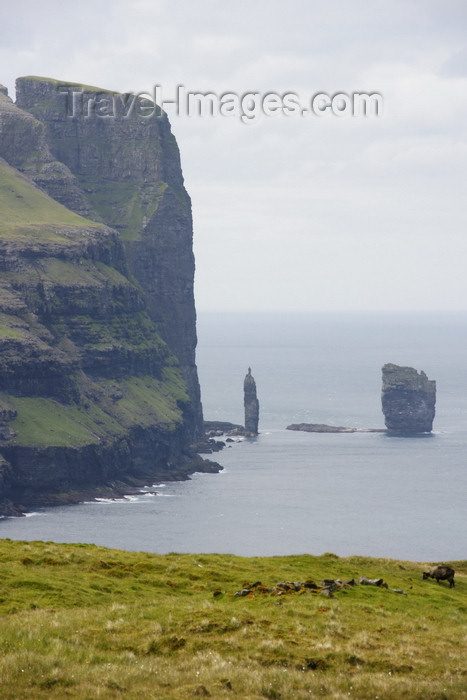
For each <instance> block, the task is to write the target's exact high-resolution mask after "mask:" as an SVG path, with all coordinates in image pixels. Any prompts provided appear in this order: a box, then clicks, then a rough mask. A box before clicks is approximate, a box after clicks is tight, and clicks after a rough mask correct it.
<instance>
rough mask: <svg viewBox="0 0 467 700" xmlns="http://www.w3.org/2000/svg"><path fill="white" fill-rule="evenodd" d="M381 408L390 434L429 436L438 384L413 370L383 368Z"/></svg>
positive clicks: (387, 365)
mask: <svg viewBox="0 0 467 700" xmlns="http://www.w3.org/2000/svg"><path fill="white" fill-rule="evenodd" d="M382 371H383V388H382V408H383V413H384V419H385V423H386V427H387V429H388V431H389V432H393V433H401V434H404V433H406V434H410V433H429V432H430V431H431V429H432V426H433V419H434V417H435V403H436V382H435V381H433V380H430V379H428V377H427V376H426V374H425V372H420V373H419V372H417V370H416V369H413V367H400V366H398V365H393V364H386V365H384V367H383V370H382Z"/></svg>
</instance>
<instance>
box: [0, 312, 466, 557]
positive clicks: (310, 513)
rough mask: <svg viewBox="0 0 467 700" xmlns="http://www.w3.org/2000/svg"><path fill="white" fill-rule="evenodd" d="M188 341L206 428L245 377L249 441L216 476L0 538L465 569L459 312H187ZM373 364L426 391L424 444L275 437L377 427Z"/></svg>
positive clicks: (227, 410) (356, 436)
mask: <svg viewBox="0 0 467 700" xmlns="http://www.w3.org/2000/svg"><path fill="white" fill-rule="evenodd" d="M198 336H199V345H198V354H197V364H198V370H199V376H200V382H201V389H202V398H203V407H204V415H205V419H206V420H227V421H231V422H234V423H243V379H244V376H245V374H246V372H247V369H248V367H249V366H251V368H252V373H253V376H254V377H255V380H256V384H257V389H258V398H259V401H260V431H261V432H260V435H259V437H258V438H256V439H246V440H237V441H236V442H234V443H233V444H232V443H229V446H228V447H226V448H225V449H224V450H223V451H222V452H219V453H217V454H216V455H214V456H213V459H215V460H216V461H218V462H219V463H220V464H222V465H223V467H224V471H223V472H221V473H220V474H214V475H213V474H196V475H194V476H193V478H192V479H191V480H189V481H186V482H175V483H169V482H166V483H165V484H159V485H157V486H155V487H154V488H148V489H147V490H146V493H142V494H141V495H140V496H131V497H128V498H126V499H123V500H119V501H103V502H102V501H101V502H97V503H83V504H80V505H77V506H68V507H60V508H55V509H44V510H41V511H40V512H38V513H34V514H31V515H30V516H29V517H26V518H5V519H3V520H0V537H10V538H12V539H23V540H35V539H41V540H51V541H55V542H90V543H95V544H100V545H105V546H109V547H117V548H121V549H129V550H145V551H151V552H159V553H167V552H172V551H176V552H224V553H227V552H229V553H233V554H240V555H245V556H253V555H274V554H277V555H279V554H294V553H304V552H308V553H311V554H321V553H323V552H334V553H336V554H338V555H340V556H346V555H350V554H361V555H374V556H381V557H394V558H397V559H411V560H415V561H442V560H452V559H466V558H467V513H466V503H467V372H466V358H467V313H457V312H456V313H444V314H441V313H436V314H435V313H425V314H420V313H418V314H408V313H406V314H401V313H398V314H396V313H392V314H390V313H367V314H338V313H335V314H324V313H323V314H318V313H309V314H273V313H270V314H260V313H250V314H240V313H238V314H233V313H231V314H220V313H200V314H199V315H198ZM386 362H393V363H396V364H401V365H409V366H412V367H415V368H416V369H418V370H424V371H425V372H426V373H427V375H428V377H429V379H435V380H436V381H437V405H436V417H435V422H434V431H433V433H432V434H431V435H426V436H418V437H406V438H402V437H389V436H388V435H385V434H382V433H352V434H345V433H344V434H316V433H298V432H292V431H287V430H286V429H285V428H286V426H287V425H289V424H290V423H299V422H307V423H327V424H331V425H343V426H349V427H356V428H369V427H370V428H383V427H384V420H383V415H382V413H381V396H380V394H381V367H382V365H383V364H385V363H386ZM154 491H155V492H157V493H156V494H154V493H153V492H154Z"/></svg>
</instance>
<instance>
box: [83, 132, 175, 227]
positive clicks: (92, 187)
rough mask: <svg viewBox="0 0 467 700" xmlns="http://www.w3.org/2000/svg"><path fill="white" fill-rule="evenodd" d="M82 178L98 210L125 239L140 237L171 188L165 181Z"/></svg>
mask: <svg viewBox="0 0 467 700" xmlns="http://www.w3.org/2000/svg"><path fill="white" fill-rule="evenodd" d="M134 146H135V144H134V143H132V144H131V147H132V148H134ZM79 180H80V183H81V186H82V187H83V189H84V190H85V192H86V194H87V197H88V199H89V201H90V202H91V204H92V206H93V208H94V209H95V211H97V212H99V214H100V215H101V216H102V218H103V219H104V221H105V222H106V223H107V224H108V225H109V226H112V227H113V228H115V229H117V231H119V233H120V234H121V236H122V238H123V240H137V239H139V238H140V236H141V231H142V230H143V229H144V225H145V222H147V221H149V219H150V218H151V217H152V216H153V215H154V213H155V212H156V211H157V209H158V207H159V204H160V203H161V201H162V198H163V196H164V192H165V191H166V189H167V187H168V185H167V183H165V182H158V183H144V182H117V181H111V182H109V181H107V182H105V181H102V180H97V179H96V178H91V177H80V178H79Z"/></svg>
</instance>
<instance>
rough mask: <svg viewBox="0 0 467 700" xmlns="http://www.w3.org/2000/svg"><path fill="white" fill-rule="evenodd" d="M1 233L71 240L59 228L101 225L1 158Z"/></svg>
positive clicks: (13, 236)
mask: <svg viewBox="0 0 467 700" xmlns="http://www.w3.org/2000/svg"><path fill="white" fill-rule="evenodd" d="M0 212H1V217H0V237H1V239H2V240H10V239H11V240H18V239H20V240H31V239H34V238H37V237H40V239H41V241H44V240H46V241H51V242H60V243H62V242H63V243H68V244H70V241H69V239H68V238H67V237H66V236H64V235H63V234H61V233H59V231H58V230H57V229H60V228H65V229H66V228H74V229H76V228H78V229H79V228H86V229H92V228H100V227H101V225H100V224H96V223H94V222H91V221H89V220H88V219H84V218H83V217H81V216H79V215H78V214H75V213H74V212H72V211H70V210H69V209H67V208H66V207H64V206H62V205H61V204H59V203H58V202H56V201H55V200H54V199H52V198H51V197H49V196H48V195H46V194H45V193H44V192H42V190H40V189H39V188H37V187H35V186H34V185H33V184H32V183H31V182H30V181H29V180H27V179H26V178H25V177H24V176H22V175H21V174H20V173H19V172H18V171H17V170H15V169H14V168H12V167H10V166H9V165H7V164H6V163H5V161H1V160H0Z"/></svg>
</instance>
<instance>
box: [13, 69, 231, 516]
mask: <svg viewBox="0 0 467 700" xmlns="http://www.w3.org/2000/svg"><path fill="white" fill-rule="evenodd" d="M70 92H74V93H80V95H81V96H82V95H87V96H88V98H89V99H94V100H96V99H99V98H98V95H100V94H104V95H111V96H113V95H115V94H114V93H108V92H107V91H98V90H97V89H96V88H87V87H85V86H76V85H75V86H71V85H70V84H68V83H60V82H58V81H55V80H51V79H44V78H33V77H28V78H20V79H19V80H18V81H17V103H16V104H14V103H13V102H12V101H11V100H10V98H9V97H8V96H7V94H5V93H6V91H5V90H0V271H1V278H0V390H1V392H0V512H4V513H9V512H14V511H15V507H16V506H18V505H19V506H21V507H27V506H28V505H29V504H33V503H40V502H53V501H54V498H55V499H57V500H60V498H59V496H58V494H61V495H63V497H64V499H65V500H66V499H67V498H72V496H70V494H79V492H80V491H83V490H89V488H90V487H93V486H97V485H101V484H108V483H114V482H116V481H123V482H126V483H135V482H137V481H138V480H142V481H148V480H151V479H153V478H160V477H162V476H163V477H164V478H183V477H185V476H186V475H187V474H188V473H190V472H193V471H195V470H196V471H200V470H203V469H205V470H208V471H211V470H217V465H212V464H209V463H201V460H200V459H199V458H197V457H196V455H195V454H194V453H193V452H192V451H191V450H190V448H189V445H190V444H191V443H192V442H193V441H194V439H195V438H196V437H197V436H198V434H199V433H200V432H201V429H202V428H201V426H202V410H201V402H200V392H199V384H198V378H197V373H196V365H195V347H196V328H195V321H196V316H195V307H194V298H193V276H194V259H193V251H192V227H191V209H190V200H189V197H188V195H187V193H186V191H185V189H184V186H183V178H182V174H181V168H180V160H179V154H178V148H177V146H176V143H175V139H174V137H173V135H172V134H171V131H170V125H169V123H168V120H167V118H166V117H165V115H161V114H160V112H159V113H157V112H156V110H155V109H154V110H153V116H152V118H147V116H146V115H143V113H142V111H141V105H140V107H139V109H135V110H134V112H133V113H132V114H130V115H127V116H126V117H124V116H122V115H120V117H121V118H118V116H116V117H114V118H113V119H104V118H101V117H100V116H99V115H97V114H96V113H92V112H91V111H89V115H88V116H85V115H84V113H83V112H79V113H76V114H70V112H69V109H68V107H67V102H66V100H67V99H68V98H67V95H69V94H70ZM96 95H97V97H96ZM83 99H84V98H83ZM112 99H113V98H112Z"/></svg>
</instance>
